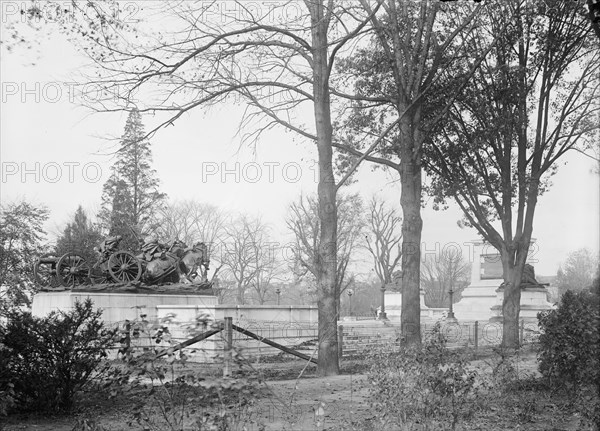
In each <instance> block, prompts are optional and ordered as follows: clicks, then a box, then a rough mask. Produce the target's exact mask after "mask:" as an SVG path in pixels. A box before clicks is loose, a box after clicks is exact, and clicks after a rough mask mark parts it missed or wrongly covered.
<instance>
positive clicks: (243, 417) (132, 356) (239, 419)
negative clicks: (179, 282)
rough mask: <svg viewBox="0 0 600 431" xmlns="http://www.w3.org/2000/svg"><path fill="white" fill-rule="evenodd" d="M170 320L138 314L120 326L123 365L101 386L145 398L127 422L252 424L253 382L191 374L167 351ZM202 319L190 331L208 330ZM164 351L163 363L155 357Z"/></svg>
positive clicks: (181, 357)
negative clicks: (152, 320)
mask: <svg viewBox="0 0 600 431" xmlns="http://www.w3.org/2000/svg"><path fill="white" fill-rule="evenodd" d="M172 317H173V316H168V317H165V318H164V319H160V320H159V321H155V322H151V321H148V320H146V315H144V314H142V315H140V318H139V319H136V320H135V321H131V322H126V324H125V325H124V326H123V327H122V328H120V331H119V335H120V339H121V344H122V348H121V349H120V350H119V352H120V353H122V359H123V364H116V365H115V366H114V367H111V369H110V371H109V372H108V379H107V382H106V385H105V387H106V388H108V390H109V392H110V394H111V396H116V395H118V394H128V393H130V392H132V391H140V390H141V391H142V393H143V394H144V396H142V397H141V399H140V402H139V403H137V404H136V405H135V406H134V407H133V409H132V417H131V421H130V422H129V424H130V425H132V424H133V423H137V424H139V425H142V426H143V427H144V429H146V430H160V431H162V430H172V431H179V430H182V429H195V430H223V431H225V430H231V429H245V428H244V425H246V426H248V425H250V424H252V425H253V426H254V425H256V420H255V418H254V417H253V415H252V413H251V409H250V407H251V406H252V404H253V400H254V399H255V397H256V388H257V387H256V380H255V379H254V378H252V377H251V376H248V375H245V373H238V375H236V376H232V377H210V376H203V375H199V374H198V373H197V372H194V371H190V369H189V368H187V367H186V362H187V360H188V357H187V355H186V354H184V353H183V352H182V351H178V352H177V353H175V352H174V349H172V347H174V346H175V345H176V344H177V342H176V341H175V340H174V339H173V338H172V337H171V334H170V332H169V329H168V323H169V321H170V319H172ZM206 317H207V316H201V317H200V318H199V320H198V322H197V325H196V326H195V329H192V331H196V332H197V331H198V330H202V331H205V330H206V329H208V327H209V322H208V320H206ZM213 323H214V322H213ZM194 335H195V334H194ZM165 349H170V350H169V351H168V353H167V354H166V355H165V359H161V358H158V357H157V353H159V352H162V351H164V350H165ZM232 359H233V361H234V364H236V365H237V366H236V367H235V368H238V369H242V367H243V366H244V364H245V363H246V360H245V359H244V358H243V357H242V356H241V355H240V354H239V352H235V351H234V352H233V354H232ZM259 429H260V428H259Z"/></svg>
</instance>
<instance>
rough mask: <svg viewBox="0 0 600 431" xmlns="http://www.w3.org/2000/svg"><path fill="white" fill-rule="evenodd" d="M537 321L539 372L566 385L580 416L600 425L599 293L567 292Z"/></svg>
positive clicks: (539, 316) (551, 380)
mask: <svg viewBox="0 0 600 431" xmlns="http://www.w3.org/2000/svg"><path fill="white" fill-rule="evenodd" d="M538 320H539V326H540V330H541V335H540V339H539V352H538V361H539V369H540V372H541V373H542V375H543V376H544V377H545V378H547V379H548V381H549V382H551V383H552V384H554V385H555V387H564V388H567V389H568V390H569V391H570V393H571V399H572V400H573V403H574V404H575V405H577V406H578V410H579V411H580V413H581V414H582V416H583V417H585V418H587V419H589V420H590V421H592V422H594V423H595V424H596V427H597V429H598V428H600V400H599V398H598V393H600V369H599V367H600V361H599V360H598V357H599V356H598V355H600V332H599V331H600V328H599V327H600V295H598V294H597V293H596V292H594V291H582V292H578V293H575V292H572V291H567V292H565V294H564V295H563V297H562V299H561V302H560V304H559V306H558V308H557V309H556V310H550V311H546V312H543V313H539V314H538Z"/></svg>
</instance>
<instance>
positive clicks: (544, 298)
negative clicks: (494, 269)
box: [490, 286, 554, 324]
mask: <svg viewBox="0 0 600 431" xmlns="http://www.w3.org/2000/svg"><path fill="white" fill-rule="evenodd" d="M502 301H504V288H503V287H500V288H498V289H497V291H496V303H495V304H494V306H493V307H492V317H491V319H490V322H492V323H495V322H502ZM553 308H554V306H553V305H552V304H551V303H550V302H548V292H547V290H546V288H544V287H543V286H540V287H527V288H526V289H522V290H521V309H520V312H519V320H524V321H525V322H526V323H535V324H537V321H538V320H537V314H538V313H539V312H540V311H546V310H551V309H553Z"/></svg>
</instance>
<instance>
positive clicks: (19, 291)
mask: <svg viewBox="0 0 600 431" xmlns="http://www.w3.org/2000/svg"><path fill="white" fill-rule="evenodd" d="M47 219H48V210H47V209H46V208H44V207H42V206H35V205H32V204H30V203H28V202H25V201H22V202H19V203H11V204H7V205H2V206H1V207H0V316H2V315H5V314H6V313H7V312H9V310H12V309H14V308H16V307H19V306H21V305H28V304H29V303H30V297H31V295H32V294H33V293H34V283H33V261H34V259H35V256H36V255H40V254H42V253H43V251H44V250H43V249H44V247H43V245H42V239H43V237H44V236H45V231H44V228H43V224H44V222H45V221H46V220H47Z"/></svg>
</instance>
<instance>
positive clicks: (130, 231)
mask: <svg viewBox="0 0 600 431" xmlns="http://www.w3.org/2000/svg"><path fill="white" fill-rule="evenodd" d="M144 137H145V132H144V125H143V123H142V116H141V115H140V113H139V111H138V110H137V109H134V110H133V111H131V112H130V113H129V117H128V118H127V122H126V123H125V131H124V133H123V136H122V137H121V146H120V148H119V150H118V152H117V160H116V161H115V163H114V164H113V166H112V168H111V176H110V178H109V179H108V180H107V181H106V183H105V184H104V188H103V191H102V211H101V213H100V215H99V218H100V220H101V222H102V224H103V227H104V228H105V229H106V231H107V233H108V234H109V235H111V236H113V235H121V236H122V237H123V241H122V242H121V247H122V248H126V249H131V250H135V249H138V248H139V243H138V241H139V240H141V239H143V237H144V236H146V235H148V234H149V233H150V232H152V231H153V230H154V226H153V225H152V219H153V215H154V214H155V213H156V211H157V210H158V209H159V208H160V207H161V205H162V204H163V202H164V201H165V198H166V195H165V194H164V193H161V192H160V191H159V189H158V187H159V180H158V178H157V175H156V171H155V170H154V169H152V166H151V164H152V150H151V148H150V142H149V141H148V140H147V139H144Z"/></svg>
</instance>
